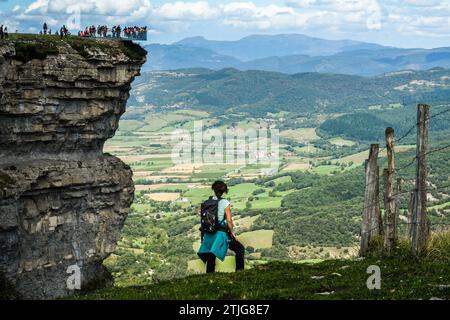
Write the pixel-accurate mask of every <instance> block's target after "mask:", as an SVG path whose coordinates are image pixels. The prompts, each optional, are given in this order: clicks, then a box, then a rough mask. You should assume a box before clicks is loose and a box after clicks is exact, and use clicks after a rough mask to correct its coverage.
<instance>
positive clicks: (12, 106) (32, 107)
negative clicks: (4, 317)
mask: <svg viewBox="0 0 450 320" xmlns="http://www.w3.org/2000/svg"><path fill="white" fill-rule="evenodd" d="M24 48H25V50H27V51H24V52H21V50H24ZM30 48H31V49H30ZM30 52H31V55H30ZM33 54H34V56H33ZM144 62H145V51H143V50H142V49H140V47H137V46H134V45H131V44H124V43H122V42H118V41H99V42H94V41H91V40H86V41H85V40H81V39H76V40H73V39H72V40H66V41H59V40H58V41H56V40H54V39H52V40H51V41H49V42H45V40H42V39H38V38H36V39H28V38H26V39H15V40H13V41H10V42H5V43H1V42H0V90H1V91H0V93H1V97H0V271H1V272H2V273H3V274H4V276H5V277H6V279H7V280H8V281H9V282H10V283H11V284H12V287H13V288H14V290H15V291H16V292H18V293H19V294H20V295H21V296H22V297H23V298H31V299H36V298H53V297H57V296H64V295H67V294H69V293H71V292H73V291H72V289H74V288H73V284H76V281H75V282H73V283H72V282H71V283H72V286H71V285H69V286H68V284H67V282H68V279H69V277H70V276H73V275H75V276H76V275H77V274H76V273H77V271H74V270H79V271H80V275H81V277H80V279H81V287H82V288H92V287H97V286H99V285H104V284H107V283H108V282H110V281H111V280H110V277H109V275H108V273H107V271H106V270H105V269H104V268H103V266H102V262H103V260H104V259H105V258H106V257H108V256H109V255H110V254H111V253H112V252H113V251H114V249H115V247H116V244H117V241H118V239H119V235H120V231H121V229H122V227H123V224H124V221H125V219H126V217H127V214H128V212H129V208H130V206H131V203H132V200H133V196H134V186H133V182H132V172H131V170H130V168H129V167H128V166H127V165H125V164H124V163H122V162H121V161H120V160H119V159H117V158H115V157H112V156H109V155H104V154H103V145H104V142H105V141H106V140H107V139H108V138H111V137H112V136H113V135H114V133H115V131H116V130H117V128H118V124H119V119H120V117H121V115H122V114H123V113H124V112H125V106H126V101H127V99H128V97H129V91H130V86H131V82H132V81H133V79H134V77H136V76H137V75H139V72H140V67H141V65H142V64H143V63H144ZM68 272H69V273H68ZM72 273H73V274H72ZM73 279H74V278H73V277H71V278H70V279H69V282H70V281H72V280H73ZM0 296H1V295H0Z"/></svg>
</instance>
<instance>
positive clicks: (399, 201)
mask: <svg viewBox="0 0 450 320" xmlns="http://www.w3.org/2000/svg"><path fill="white" fill-rule="evenodd" d="M401 192H402V179H401V178H397V183H396V184H395V234H394V235H395V241H398V224H399V219H400V206H401V205H402V195H401Z"/></svg>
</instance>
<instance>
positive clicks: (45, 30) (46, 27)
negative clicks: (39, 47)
mask: <svg viewBox="0 0 450 320" xmlns="http://www.w3.org/2000/svg"><path fill="white" fill-rule="evenodd" d="M42 29H44V35H46V34H47V30H48V26H47V22H44V26H43V27H42Z"/></svg>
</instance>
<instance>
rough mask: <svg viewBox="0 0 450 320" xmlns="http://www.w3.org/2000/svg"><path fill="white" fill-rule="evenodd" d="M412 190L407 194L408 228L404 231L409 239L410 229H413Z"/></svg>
mask: <svg viewBox="0 0 450 320" xmlns="http://www.w3.org/2000/svg"><path fill="white" fill-rule="evenodd" d="M414 195H415V193H414V192H411V193H410V194H409V201H408V228H407V229H406V230H407V233H406V239H408V240H411V238H412V229H413V215H414Z"/></svg>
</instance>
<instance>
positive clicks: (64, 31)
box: [39, 22, 70, 39]
mask: <svg viewBox="0 0 450 320" xmlns="http://www.w3.org/2000/svg"><path fill="white" fill-rule="evenodd" d="M39 34H40V35H49V36H51V35H52V29H49V27H48V25H47V23H46V22H44V25H43V26H42V30H41V31H39ZM69 35H70V32H69V29H67V27H66V26H65V25H63V26H62V27H61V28H59V31H56V32H55V36H60V37H61V39H63V38H64V37H67V36H69Z"/></svg>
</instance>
